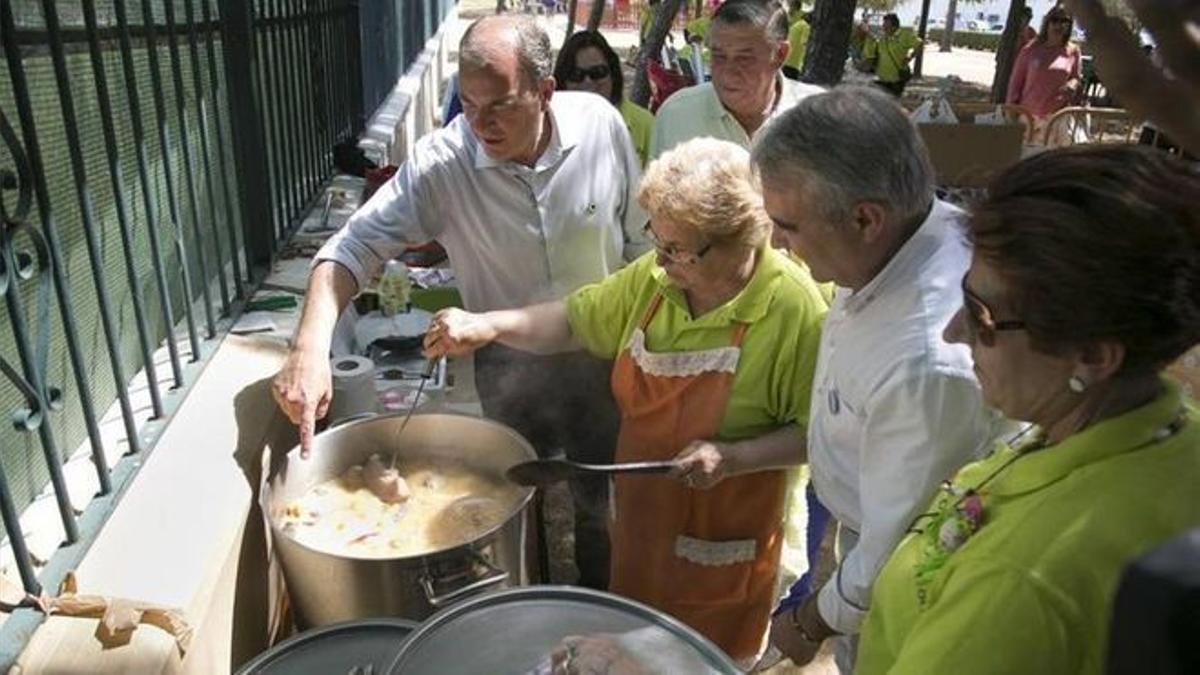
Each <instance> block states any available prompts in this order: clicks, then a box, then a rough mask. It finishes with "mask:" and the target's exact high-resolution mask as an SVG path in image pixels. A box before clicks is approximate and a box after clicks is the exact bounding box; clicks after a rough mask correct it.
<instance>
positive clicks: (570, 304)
mask: <svg viewBox="0 0 1200 675" xmlns="http://www.w3.org/2000/svg"><path fill="white" fill-rule="evenodd" d="M659 290H663V291H664V298H663V302H662V304H661V305H660V306H659V308H658V312H657V313H655V315H654V318H653V319H652V320H651V321H650V325H649V326H648V327H647V329H646V348H647V349H648V350H650V351H652V352H686V351H695V350H703V349H717V348H721V347H728V346H729V345H730V341H731V340H732V339H733V332H734V327H735V325H736V324H737V323H746V324H749V327H748V328H747V330H746V334H745V337H744V338H743V340H742V352H741V357H740V359H739V361H738V365H737V370H736V371H735V373H734V378H733V389H732V391H731V393H730V399H729V405H728V406H727V407H726V409H725V417H724V419H723V420H722V422H721V426H720V430H719V432H718V436H719V437H721V438H723V439H725V440H740V439H746V438H754V437H756V436H760V435H762V434H764V433H767V432H770V431H773V430H775V429H777V428H779V427H780V426H782V425H787V424H797V425H799V426H800V427H801V428H803V427H805V426H806V424H807V420H808V402H809V394H810V391H811V389H812V379H813V370H814V368H815V367H816V362H817V347H818V345H819V344H820V332H821V321H822V320H823V318H824V316H825V311H826V306H825V301H824V300H822V299H821V295H820V292H819V291H818V289H817V285H816V283H815V282H813V280H812V277H811V276H809V275H808V273H807V272H805V271H804V270H802V269H801V268H800V267H798V266H797V265H795V264H794V263H792V262H791V261H790V260H788V259H787V258H786V257H785V256H784V255H783V254H781V253H779V252H778V251H775V250H773V249H771V248H769V247H766V246H764V247H763V249H762V253H761V255H760V257H759V261H758V264H757V265H756V266H755V269H754V273H753V275H752V276H751V278H750V281H749V283H747V284H746V287H745V288H743V289H742V291H741V292H740V293H738V295H736V296H735V297H734V298H732V299H731V300H729V301H728V302H726V303H725V304H723V305H721V306H720V307H717V308H716V309H713V310H711V311H709V312H707V313H705V314H703V315H701V316H699V317H692V316H691V313H690V312H689V311H688V307H687V302H686V300H685V299H684V297H683V293H682V291H680V290H679V289H678V288H676V287H675V286H674V285H672V284H671V282H670V280H669V278H668V277H667V275H666V273H665V272H664V271H663V269H662V268H661V267H659V266H658V264H657V263H656V262H655V254H654V252H653V251H651V252H650V253H647V254H645V255H643V256H642V257H640V258H638V259H637V260H636V261H634V262H633V263H631V264H630V265H629V266H627V267H625V268H624V269H622V270H621V271H619V272H617V273H616V274H613V275H611V276H609V277H608V278H606V279H604V280H603V281H601V282H599V283H595V284H591V285H589V286H584V287H583V288H580V289H579V290H577V291H575V292H574V293H572V294H571V295H569V296H567V300H566V303H567V317H568V320H569V321H570V324H571V332H572V334H574V336H575V337H576V339H578V340H579V342H580V344H581V345H583V347H584V348H585V349H587V350H588V351H590V352H592V353H593V354H596V355H598V356H601V357H604V358H615V357H616V356H617V354H618V353H619V352H621V351H622V350H624V349H625V348H626V347H627V346H628V344H629V339H630V337H631V336H632V335H633V331H634V329H635V328H637V326H638V324H639V322H640V321H641V319H642V316H643V315H644V314H645V313H646V309H647V307H649V305H650V302H651V300H652V299H653V298H654V296H655V294H656V293H657V292H658V291H659Z"/></svg>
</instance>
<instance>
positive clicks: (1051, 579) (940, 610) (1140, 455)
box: [855, 382, 1200, 675]
mask: <svg viewBox="0 0 1200 675" xmlns="http://www.w3.org/2000/svg"><path fill="white" fill-rule="evenodd" d="M1164 386H1165V387H1166V388H1167V391H1166V392H1165V393H1164V394H1163V395H1162V396H1160V397H1159V398H1158V399H1156V400H1154V401H1152V402H1150V403H1148V404H1146V405H1144V406H1142V407H1140V408H1137V409H1134V410H1132V411H1130V412H1127V413H1125V414H1123V415H1120V416H1117V417H1115V418H1112V419H1108V420H1105V421H1103V422H1101V423H1099V424H1096V425H1094V426H1091V427H1089V428H1087V429H1085V430H1084V431H1082V432H1081V433H1078V434H1076V435H1074V436H1072V437H1070V438H1068V439H1067V440H1065V441H1063V442H1062V443H1059V444H1058V445H1055V446H1052V447H1048V448H1044V449H1041V450H1037V451H1035V452H1031V453H1028V454H1027V455H1024V456H1020V457H1019V458H1017V459H1015V460H1014V457H1017V451H1015V450H1013V449H1011V448H1009V447H1007V446H1004V445H1001V446H1000V447H999V449H998V450H997V451H996V452H995V453H993V454H992V455H991V456H989V457H988V458H986V459H984V460H982V461H980V462H977V463H975V464H970V465H968V466H966V467H964V468H963V469H962V470H961V471H960V472H959V474H958V475H957V476H956V477H955V479H954V484H955V486H956V488H958V489H961V488H965V487H974V486H978V485H979V484H980V483H981V482H983V481H984V480H985V479H986V478H987V477H988V476H991V475H992V474H996V476H995V478H993V479H992V480H991V481H990V482H988V483H987V484H986V485H985V486H983V487H982V488H981V489H980V490H979V492H980V494H981V495H982V497H983V524H982V526H981V528H980V529H979V531H978V532H976V533H975V534H974V535H972V536H971V537H969V538H968V539H967V540H966V542H965V543H964V544H962V545H961V547H960V548H958V550H956V551H954V552H952V553H950V554H949V556H948V557H946V558H945V559H944V560H943V561H942V562H941V563H940V564H939V563H937V562H936V560H937V558H938V556H937V554H936V548H935V546H934V545H933V544H932V543H931V542H930V541H929V540H928V539H927V538H926V537H927V535H926V536H923V535H921V534H909V535H908V536H906V537H905V539H904V540H902V541H901V543H900V545H899V547H898V548H897V549H896V551H895V552H894V553H893V554H892V557H891V559H890V560H889V561H888V563H887V565H886V566H884V568H883V570H882V571H881V572H880V574H879V577H878V578H877V579H876V580H875V586H874V590H873V593H872V599H871V610H870V613H869V614H868V615H867V619H866V623H865V625H864V628H863V633H862V641H861V643H860V647H859V651H858V663H857V665H856V668H855V673H857V674H858V675H876V674H878V673H890V674H891V675H899V674H902V673H914V674H916V673H921V674H925V673H973V674H984V675H986V674H988V673H1022V674H1023V675H1038V674H1041V673H1044V674H1045V675H1058V674H1060V673H1072V674H1076V673H1084V674H1088V673H1097V674H1098V673H1101V672H1103V669H1104V655H1105V651H1106V648H1107V646H1106V643H1107V634H1108V624H1109V612H1110V605H1111V602H1112V597H1113V594H1114V592H1115V591H1116V584H1117V580H1118V579H1119V575H1120V573H1121V571H1122V569H1123V568H1124V567H1125V566H1126V565H1127V564H1128V563H1129V562H1130V561H1131V560H1132V559H1133V558H1135V557H1136V556H1138V555H1139V554H1141V553H1143V552H1145V551H1146V550H1148V549H1150V548H1152V547H1153V546H1155V545H1157V544H1159V543H1162V542H1163V541H1166V540H1167V539H1170V538H1172V537H1174V536H1176V535H1178V534H1181V533H1182V532H1184V531H1185V530H1188V529H1191V528H1194V527H1197V526H1200V492H1198V491H1197V486H1200V423H1198V422H1200V419H1198V418H1200V415H1197V413H1196V410H1195V409H1194V408H1192V407H1190V405H1191V404H1190V403H1189V404H1188V405H1189V407H1188V409H1187V412H1186V413H1184V414H1185V415H1186V418H1185V419H1186V422H1185V423H1184V424H1183V426H1182V428H1180V429H1179V430H1178V431H1176V432H1175V433H1174V434H1173V435H1171V436H1169V437H1167V438H1165V439H1162V440H1157V441H1155V440H1154V438H1155V436H1156V433H1161V431H1162V430H1164V429H1167V428H1169V427H1170V425H1171V423H1172V422H1173V421H1178V420H1179V416H1180V414H1181V411H1182V410H1184V408H1183V406H1184V402H1185V401H1186V399H1185V398H1183V397H1182V396H1181V395H1180V393H1179V388H1178V386H1177V385H1175V384H1174V383H1168V382H1164ZM1010 461H1012V463H1011V464H1009V465H1008V467H1007V468H1001V467H1003V465H1004V464H1005V463H1007V462H1010ZM997 472H998V473H997ZM952 502H953V498H952V497H949V496H948V494H947V492H946V491H945V490H942V491H940V492H939V494H938V496H937V497H936V498H935V499H934V503H933V505H932V506H931V507H930V509H929V512H930V513H937V512H939V511H943V510H944V509H946V508H948V506H949V505H950V504H951V503H952ZM923 522H928V520H922V519H920V518H918V520H917V522H916V523H914V529H920V528H921V527H922V523H923ZM918 570H923V572H924V575H923V576H920V577H919V576H918ZM918 579H921V580H923V582H922V581H919V580H918ZM922 593H923V594H924V597H925V600H924V602H923V603H922V602H921V600H920V597H919V596H920V594H922Z"/></svg>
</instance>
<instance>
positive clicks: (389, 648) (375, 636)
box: [237, 619, 417, 675]
mask: <svg viewBox="0 0 1200 675" xmlns="http://www.w3.org/2000/svg"><path fill="white" fill-rule="evenodd" d="M416 628H417V624H416V623H414V622H412V621H406V620H404V619H358V620H354V621H346V622H343V623H336V624H332V625H329V626H324V627H321V628H314V629H312V630H308V631H305V632H303V633H300V634H299V635H293V636H292V637H290V638H288V639H286V640H284V641H283V642H280V643H279V644H277V645H275V646H274V647H272V648H271V649H268V650H267V651H265V652H263V653H262V654H259V655H258V656H256V657H254V659H253V660H251V661H250V662H249V663H247V664H246V665H244V666H242V667H241V668H240V669H239V670H238V671H237V672H238V675H284V674H287V675H291V674H294V673H346V672H349V671H350V669H352V668H354V667H356V666H361V669H362V670H364V671H365V670H366V667H367V666H368V665H369V666H371V667H372V668H373V670H374V672H376V673H382V672H384V669H385V668H387V667H388V665H389V664H391V663H392V661H394V660H395V658H396V652H398V651H399V650H400V647H401V645H403V644H404V641H405V639H406V638H407V637H408V636H409V634H410V633H412V632H413V631H414V630H416Z"/></svg>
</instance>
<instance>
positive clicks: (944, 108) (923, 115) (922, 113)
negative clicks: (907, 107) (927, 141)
mask: <svg viewBox="0 0 1200 675" xmlns="http://www.w3.org/2000/svg"><path fill="white" fill-rule="evenodd" d="M909 117H911V118H912V121H913V122H916V123H917V124H958V117H956V116H955V114H954V110H953V109H951V108H950V104H949V103H947V102H946V99H944V98H942V97H941V96H939V97H937V98H930V99H926V100H925V102H924V103H922V104H921V105H920V107H918V108H917V109H916V110H914V111H913V112H912V115H910V116H909Z"/></svg>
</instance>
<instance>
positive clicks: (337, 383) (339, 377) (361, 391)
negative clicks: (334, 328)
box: [326, 356, 379, 424]
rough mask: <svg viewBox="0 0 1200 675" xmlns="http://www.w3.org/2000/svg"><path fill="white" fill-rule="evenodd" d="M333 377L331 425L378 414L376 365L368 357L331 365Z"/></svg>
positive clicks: (344, 359)
mask: <svg viewBox="0 0 1200 675" xmlns="http://www.w3.org/2000/svg"><path fill="white" fill-rule="evenodd" d="M329 370H330V372H331V373H332V374H333V400H332V401H331V402H330V404H329V413H328V414H327V415H326V418H327V419H328V420H329V423H330V424H335V423H336V422H337V421H338V420H341V419H344V418H346V417H350V416H351V415H358V414H361V413H365V412H378V411H379V399H378V396H377V395H376V393H375V363H374V362H372V361H371V359H368V358H366V357H365V356H339V357H337V358H335V359H332V360H331V361H330V362H329Z"/></svg>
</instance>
